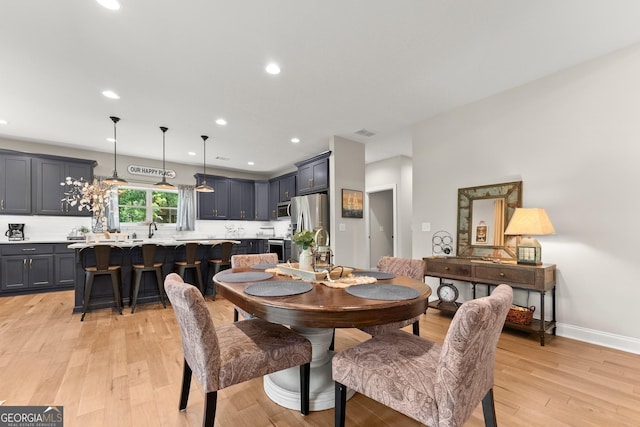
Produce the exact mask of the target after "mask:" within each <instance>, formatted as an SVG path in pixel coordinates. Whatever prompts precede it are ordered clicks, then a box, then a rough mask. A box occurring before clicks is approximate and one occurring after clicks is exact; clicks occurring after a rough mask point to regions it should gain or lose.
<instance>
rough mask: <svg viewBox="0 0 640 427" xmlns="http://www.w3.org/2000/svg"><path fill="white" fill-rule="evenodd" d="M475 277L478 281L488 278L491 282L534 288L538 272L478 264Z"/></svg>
mask: <svg viewBox="0 0 640 427" xmlns="http://www.w3.org/2000/svg"><path fill="white" fill-rule="evenodd" d="M475 278H476V280H477V281H478V282H482V281H483V280H487V281H491V282H499V283H506V284H513V285H516V286H519V287H524V288H529V287H531V288H533V287H534V286H533V285H534V283H535V280H536V273H535V271H534V270H526V269H517V270H516V269H510V268H499V267H494V266H492V267H485V266H482V265H477V266H476V274H475Z"/></svg>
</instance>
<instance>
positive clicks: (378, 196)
mask: <svg viewBox="0 0 640 427" xmlns="http://www.w3.org/2000/svg"><path fill="white" fill-rule="evenodd" d="M367 195H368V196H369V197H368V198H369V215H368V218H369V265H370V266H371V267H375V266H376V265H377V264H378V261H379V260H380V258H382V257H383V256H394V253H395V251H394V248H395V245H394V232H395V230H394V229H395V206H394V205H395V204H394V191H393V189H385V190H380V191H372V192H368V193H367Z"/></svg>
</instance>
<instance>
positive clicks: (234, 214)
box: [229, 179, 255, 220]
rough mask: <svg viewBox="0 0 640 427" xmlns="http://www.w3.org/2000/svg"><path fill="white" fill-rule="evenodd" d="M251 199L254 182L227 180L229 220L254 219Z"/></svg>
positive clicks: (252, 197)
mask: <svg viewBox="0 0 640 427" xmlns="http://www.w3.org/2000/svg"><path fill="white" fill-rule="evenodd" d="M253 199H254V181H250V180H243V179H229V219H249V220H252V219H254V217H255V212H254V211H253V209H254V208H253V207H254V200H253Z"/></svg>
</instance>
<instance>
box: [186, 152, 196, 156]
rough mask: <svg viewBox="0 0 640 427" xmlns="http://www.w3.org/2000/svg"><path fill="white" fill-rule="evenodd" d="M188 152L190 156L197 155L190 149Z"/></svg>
mask: <svg viewBox="0 0 640 427" xmlns="http://www.w3.org/2000/svg"><path fill="white" fill-rule="evenodd" d="M187 154H188V155H190V156H195V155H196V153H194V152H193V151H189V152H188V153H187Z"/></svg>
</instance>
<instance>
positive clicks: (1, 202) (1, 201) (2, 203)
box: [0, 199, 4, 210]
mask: <svg viewBox="0 0 640 427" xmlns="http://www.w3.org/2000/svg"><path fill="white" fill-rule="evenodd" d="M0 208H1V209H2V210H4V199H2V200H0Z"/></svg>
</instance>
